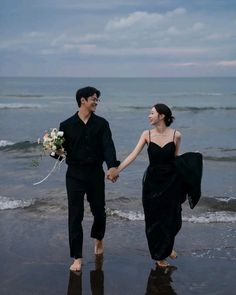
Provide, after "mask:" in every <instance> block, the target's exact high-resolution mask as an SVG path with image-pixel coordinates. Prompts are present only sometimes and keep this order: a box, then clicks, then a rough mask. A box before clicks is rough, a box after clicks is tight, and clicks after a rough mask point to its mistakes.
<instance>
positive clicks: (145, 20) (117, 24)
mask: <svg viewBox="0 0 236 295" xmlns="http://www.w3.org/2000/svg"><path fill="white" fill-rule="evenodd" d="M185 13H186V9H184V8H177V9H174V10H172V11H168V12H166V13H164V14H161V13H148V12H146V11H136V12H133V13H131V14H129V15H128V16H127V17H123V18H119V19H115V20H110V21H109V22H108V24H107V26H106V29H107V30H108V31H110V30H116V29H125V28H130V27H134V26H140V25H142V26H145V27H147V26H149V27H150V26H153V25H158V24H159V23H161V22H165V21H167V20H169V19H172V18H174V17H176V16H180V15H183V14H185Z"/></svg>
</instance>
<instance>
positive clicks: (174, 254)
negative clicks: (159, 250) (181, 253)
mask: <svg viewBox="0 0 236 295" xmlns="http://www.w3.org/2000/svg"><path fill="white" fill-rule="evenodd" d="M169 257H170V258H171V259H176V258H177V257H178V255H177V253H176V252H175V250H172V252H171V254H170V256H169Z"/></svg>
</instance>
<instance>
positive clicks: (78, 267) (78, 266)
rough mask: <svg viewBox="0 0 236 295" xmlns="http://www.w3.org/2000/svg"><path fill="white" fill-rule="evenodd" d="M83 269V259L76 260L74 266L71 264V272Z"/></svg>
mask: <svg viewBox="0 0 236 295" xmlns="http://www.w3.org/2000/svg"><path fill="white" fill-rule="evenodd" d="M81 267H82V259H81V258H78V259H75V260H74V262H73V264H71V266H70V270H71V271H80V270H81Z"/></svg>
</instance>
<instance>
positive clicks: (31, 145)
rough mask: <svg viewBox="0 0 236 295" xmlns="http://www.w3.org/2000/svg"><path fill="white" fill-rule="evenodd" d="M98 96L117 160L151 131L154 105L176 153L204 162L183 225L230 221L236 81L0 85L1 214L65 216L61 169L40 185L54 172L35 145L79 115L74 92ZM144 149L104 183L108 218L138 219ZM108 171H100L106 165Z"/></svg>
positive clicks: (235, 193) (235, 183) (3, 81)
mask: <svg viewBox="0 0 236 295" xmlns="http://www.w3.org/2000/svg"><path fill="white" fill-rule="evenodd" d="M88 85H90V86H94V87H96V88H98V89H99V90H100V91H101V102H100V103H99V105H98V107H97V111H96V114H97V115H100V116H102V117H104V118H106V119H107V120H108V121H109V124H110V127H111V130H112V134H113V140H114V143H115V146H116V150H117V155H118V159H119V160H123V159H124V158H125V157H126V156H127V155H128V154H129V153H130V152H131V151H132V149H133V148H134V147H135V145H136V143H137V141H138V139H139V137H140V134H141V133H142V132H143V130H147V129H150V128H152V127H151V126H150V125H149V122H148V119H147V117H148V113H149V111H150V109H151V107H152V106H153V105H154V104H156V103H160V102H162V103H165V104H167V105H168V106H169V107H171V109H172V111H173V115H174V117H175V121H174V123H173V125H172V127H173V128H175V129H177V130H179V131H180V132H181V133H182V143H181V153H184V152H189V151H199V152H201V153H202V154H203V157H204V167H203V179H202V197H201V200H200V202H199V204H198V206H197V207H196V208H195V209H194V210H190V209H189V206H188V204H187V202H186V204H185V205H184V210H183V220H184V221H186V222H200V223H209V222H228V223H235V221H236V214H235V211H236V176H235V175H236V136H235V135H236V119H235V115H236V78H0V163H1V165H0V210H6V209H9V210H13V209H14V210H17V208H25V209H26V210H29V208H31V210H33V209H35V210H39V209H40V210H41V211H42V212H44V214H61V213H63V214H64V212H66V207H67V205H66V191H65V171H66V164H65V163H62V165H61V166H60V167H59V168H58V169H57V170H56V171H55V172H54V173H53V174H52V175H51V176H50V177H49V178H48V179H47V180H46V181H45V182H43V183H42V184H40V185H38V186H33V183H35V182H37V181H40V180H41V179H43V178H44V177H45V176H46V175H47V174H48V173H49V171H50V170H51V169H52V167H53V165H54V163H55V162H54V160H53V159H51V158H50V157H49V156H46V155H43V153H42V149H41V145H38V144H37V140H38V138H42V136H43V134H44V132H45V130H48V129H49V128H52V127H58V126H59V123H60V122H61V121H63V120H65V119H66V118H68V117H70V116H72V115H73V114H74V113H75V112H76V111H77V110H78V107H77V104H76V100H75V93H76V90H77V89H78V88H80V87H84V86H88ZM147 165H148V157H147V151H146V147H145V148H144V150H143V151H142V153H141V154H140V155H139V157H138V158H137V160H136V161H135V162H134V163H132V164H131V165H130V166H129V167H128V168H126V170H124V171H123V172H122V173H121V174H120V177H119V179H118V181H117V182H116V183H115V184H113V183H110V182H108V181H107V182H106V201H107V213H108V215H110V216H112V218H113V217H114V218H119V219H128V220H131V221H133V220H143V219H144V216H143V210H142V203H141V189H142V184H141V183H142V176H143V173H144V171H145V169H146V167H147ZM104 169H105V170H106V166H105V165H104Z"/></svg>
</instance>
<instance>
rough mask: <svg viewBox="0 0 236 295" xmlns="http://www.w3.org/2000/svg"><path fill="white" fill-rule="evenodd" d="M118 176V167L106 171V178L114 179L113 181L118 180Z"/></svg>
mask: <svg viewBox="0 0 236 295" xmlns="http://www.w3.org/2000/svg"><path fill="white" fill-rule="evenodd" d="M118 177H119V173H118V169H117V168H115V167H112V168H110V169H109V170H108V171H107V173H106V178H107V179H109V180H110V181H112V182H113V183H114V182H116V181H117V179H118Z"/></svg>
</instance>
